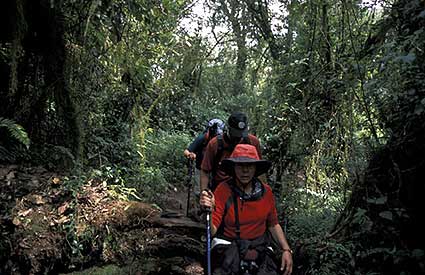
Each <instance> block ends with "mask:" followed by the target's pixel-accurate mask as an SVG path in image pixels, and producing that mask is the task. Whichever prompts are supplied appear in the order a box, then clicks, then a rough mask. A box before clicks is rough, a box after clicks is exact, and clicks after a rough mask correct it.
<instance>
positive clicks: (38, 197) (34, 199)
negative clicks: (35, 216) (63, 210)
mask: <svg viewBox="0 0 425 275" xmlns="http://www.w3.org/2000/svg"><path fill="white" fill-rule="evenodd" d="M31 202H32V203H35V204H37V205H41V204H45V203H46V200H45V199H44V198H43V197H42V196H41V195H37V194H34V195H32V196H31Z"/></svg>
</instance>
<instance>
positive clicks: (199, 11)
mask: <svg viewBox="0 0 425 275" xmlns="http://www.w3.org/2000/svg"><path fill="white" fill-rule="evenodd" d="M205 1H206V0H194V2H193V5H192V9H191V10H192V12H191V14H190V16H188V17H186V18H183V19H182V20H181V22H180V27H181V28H183V29H185V30H186V31H187V32H188V33H189V34H190V35H193V34H196V33H197V32H199V34H200V35H202V37H204V38H207V39H212V37H213V35H212V28H211V26H208V24H207V20H208V19H209V18H210V17H211V16H212V12H211V10H210V9H209V8H208V7H207V6H206V5H205ZM386 2H387V4H388V2H391V1H383V0H362V1H361V3H360V6H362V7H367V8H369V9H376V10H378V11H380V10H382V9H383V5H384V4H383V3H386ZM268 5H269V10H270V13H271V24H272V30H273V33H274V34H275V35H282V34H285V33H286V28H285V26H284V23H283V22H284V21H283V19H284V18H285V17H286V16H287V15H288V11H287V10H286V7H285V5H284V4H283V3H281V2H280V1H279V0H270V1H269V3H268ZM228 31H229V29H228V27H227V26H226V25H223V24H221V25H219V26H215V28H214V32H215V33H216V35H219V34H220V33H225V32H228Z"/></svg>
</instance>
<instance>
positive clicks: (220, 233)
mask: <svg viewBox="0 0 425 275" xmlns="http://www.w3.org/2000/svg"><path fill="white" fill-rule="evenodd" d="M232 194H233V192H232ZM232 203H233V196H232V195H230V196H229V197H228V198H227V200H226V204H225V205H224V211H223V218H222V220H221V224H220V226H219V227H218V229H217V236H223V234H224V218H225V217H226V215H227V211H228V210H229V208H230V206H231V205H232Z"/></svg>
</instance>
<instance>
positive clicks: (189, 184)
mask: <svg viewBox="0 0 425 275" xmlns="http://www.w3.org/2000/svg"><path fill="white" fill-rule="evenodd" d="M187 169H188V174H189V177H188V179H187V204H186V217H189V207H190V193H191V192H192V176H193V160H192V159H188V161H187Z"/></svg>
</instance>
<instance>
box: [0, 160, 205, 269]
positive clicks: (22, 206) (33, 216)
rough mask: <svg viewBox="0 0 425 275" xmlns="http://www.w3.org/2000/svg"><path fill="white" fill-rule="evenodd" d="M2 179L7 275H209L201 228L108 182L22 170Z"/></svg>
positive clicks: (5, 172)
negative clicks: (117, 191)
mask: <svg viewBox="0 0 425 275" xmlns="http://www.w3.org/2000/svg"><path fill="white" fill-rule="evenodd" d="M0 180H1V182H0V189H1V190H0V196H1V202H0V206H1V207H0V232H1V235H2V236H1V240H0V255H1V256H0V264H1V267H0V273H1V274H58V273H69V272H77V273H75V274H79V273H78V271H79V270H85V269H88V268H92V269H90V274H96V272H100V273H98V274H202V272H203V271H202V267H201V265H200V261H202V254H203V253H202V251H203V249H202V243H201V242H200V241H198V239H200V238H199V233H200V231H201V230H202V227H199V226H196V224H195V225H192V226H189V227H187V226H186V225H185V223H184V222H183V223H180V225H177V226H176V225H175V224H176V223H175V222H174V223H173V222H171V221H172V220H167V219H164V218H161V211H160V210H159V209H158V208H157V207H153V206H152V205H150V204H146V203H142V202H136V201H125V200H118V199H117V197H116V196H115V195H114V192H110V191H111V190H110V187H108V186H107V185H106V184H105V183H104V182H102V181H98V180H86V181H85V182H82V183H81V184H80V185H78V186H77V187H76V186H75V185H71V184H70V182H72V181H69V180H67V178H66V177H65V176H64V175H60V174H56V173H52V172H48V171H46V170H45V169H43V168H40V167H36V168H33V167H31V168H24V167H18V166H0ZM170 236H171V237H170ZM93 266H98V267H94V268H93ZM99 266H105V267H104V268H101V267H99ZM96 270H98V271H96ZM108 270H109V271H108ZM84 272H87V271H83V273H84ZM81 274H82V273H81Z"/></svg>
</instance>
